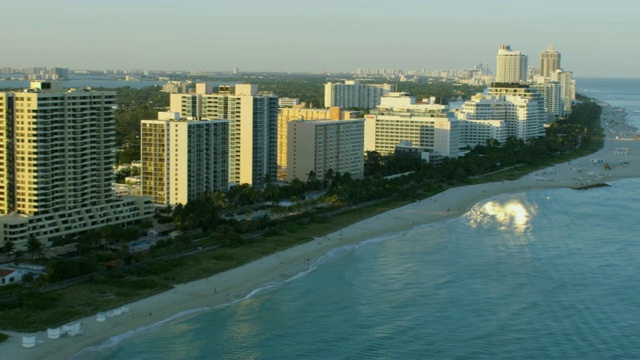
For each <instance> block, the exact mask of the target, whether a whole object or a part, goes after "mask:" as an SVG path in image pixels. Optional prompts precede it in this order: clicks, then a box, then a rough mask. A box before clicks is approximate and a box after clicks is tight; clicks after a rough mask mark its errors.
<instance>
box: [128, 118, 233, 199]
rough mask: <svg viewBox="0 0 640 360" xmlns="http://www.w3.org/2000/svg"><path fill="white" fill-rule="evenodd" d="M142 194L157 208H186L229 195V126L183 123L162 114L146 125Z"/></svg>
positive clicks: (142, 129) (216, 122)
mask: <svg viewBox="0 0 640 360" xmlns="http://www.w3.org/2000/svg"><path fill="white" fill-rule="evenodd" d="M140 136H141V141H140V153H141V157H142V172H141V177H142V193H143V195H145V196H149V197H152V198H153V200H154V202H155V203H157V204H164V205H168V204H171V205H177V204H186V203H188V202H189V201H190V200H195V199H198V198H200V197H201V196H202V195H203V194H204V193H205V192H207V191H208V192H211V193H213V192H214V191H227V189H228V184H229V174H228V172H229V154H228V148H229V121H228V120H181V119H180V118H179V114H178V113H159V114H158V119H157V120H142V122H141V124H140Z"/></svg>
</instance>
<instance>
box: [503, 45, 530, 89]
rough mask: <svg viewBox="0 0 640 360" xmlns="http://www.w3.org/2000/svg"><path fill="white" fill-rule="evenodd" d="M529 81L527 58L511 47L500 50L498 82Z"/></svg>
mask: <svg viewBox="0 0 640 360" xmlns="http://www.w3.org/2000/svg"><path fill="white" fill-rule="evenodd" d="M526 81H527V57H526V56H525V55H523V54H522V53H520V51H514V50H511V46H509V45H500V48H499V49H498V57H497V66H496V82H499V83H519V82H526Z"/></svg>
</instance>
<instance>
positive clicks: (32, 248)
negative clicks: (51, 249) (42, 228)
mask: <svg viewBox="0 0 640 360" xmlns="http://www.w3.org/2000/svg"><path fill="white" fill-rule="evenodd" d="M27 253H29V254H31V258H32V259H33V258H36V257H38V258H40V257H42V256H43V255H44V246H43V245H42V243H41V242H40V240H38V239H37V238H36V237H35V236H34V235H29V240H28V241H27Z"/></svg>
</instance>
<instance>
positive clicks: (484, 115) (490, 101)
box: [457, 83, 547, 143]
mask: <svg viewBox="0 0 640 360" xmlns="http://www.w3.org/2000/svg"><path fill="white" fill-rule="evenodd" d="M457 116H458V118H459V119H463V120H500V121H503V122H504V135H505V136H506V137H509V136H515V137H517V138H519V139H524V140H526V139H530V138H534V137H539V136H543V135H544V124H545V121H546V119H547V116H546V111H545V108H544V99H543V97H542V95H541V94H540V93H539V92H538V91H537V89H535V88H532V87H529V85H524V84H514V83H508V84H500V83H493V84H492V85H491V87H489V88H488V89H487V91H486V93H482V94H477V95H474V96H473V97H472V99H471V100H470V101H467V102H465V103H464V104H463V105H462V107H461V108H460V110H459V111H458V114H457ZM465 141H466V140H465ZM481 143H482V142H481Z"/></svg>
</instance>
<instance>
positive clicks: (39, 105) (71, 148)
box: [0, 82, 153, 248]
mask: <svg viewBox="0 0 640 360" xmlns="http://www.w3.org/2000/svg"><path fill="white" fill-rule="evenodd" d="M115 105H116V93H115V92H112V91H90V90H87V89H82V90H73V89H71V90H66V91H65V90H63V89H62V88H61V87H60V86H59V84H58V83H56V82H34V83H32V84H31V89H29V90H24V91H22V92H0V244H4V242H6V241H14V243H15V244H16V246H18V248H20V247H23V246H24V244H25V243H26V242H27V240H28V239H29V238H30V237H35V238H36V239H38V240H40V241H43V242H45V243H46V242H47V241H51V240H54V239H56V238H61V237H63V236H75V235H78V234H80V233H82V232H86V231H87V230H92V229H97V228H101V227H104V226H107V225H128V224H132V223H135V222H137V221H140V220H143V219H146V218H150V217H151V216H152V215H153V207H152V204H151V199H148V198H143V197H118V196H116V195H115V194H114V192H113V191H112V189H111V184H112V183H113V182H115V174H114V172H113V166H114V165H115V150H116V149H115V142H114V140H115V117H114V108H115Z"/></svg>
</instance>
